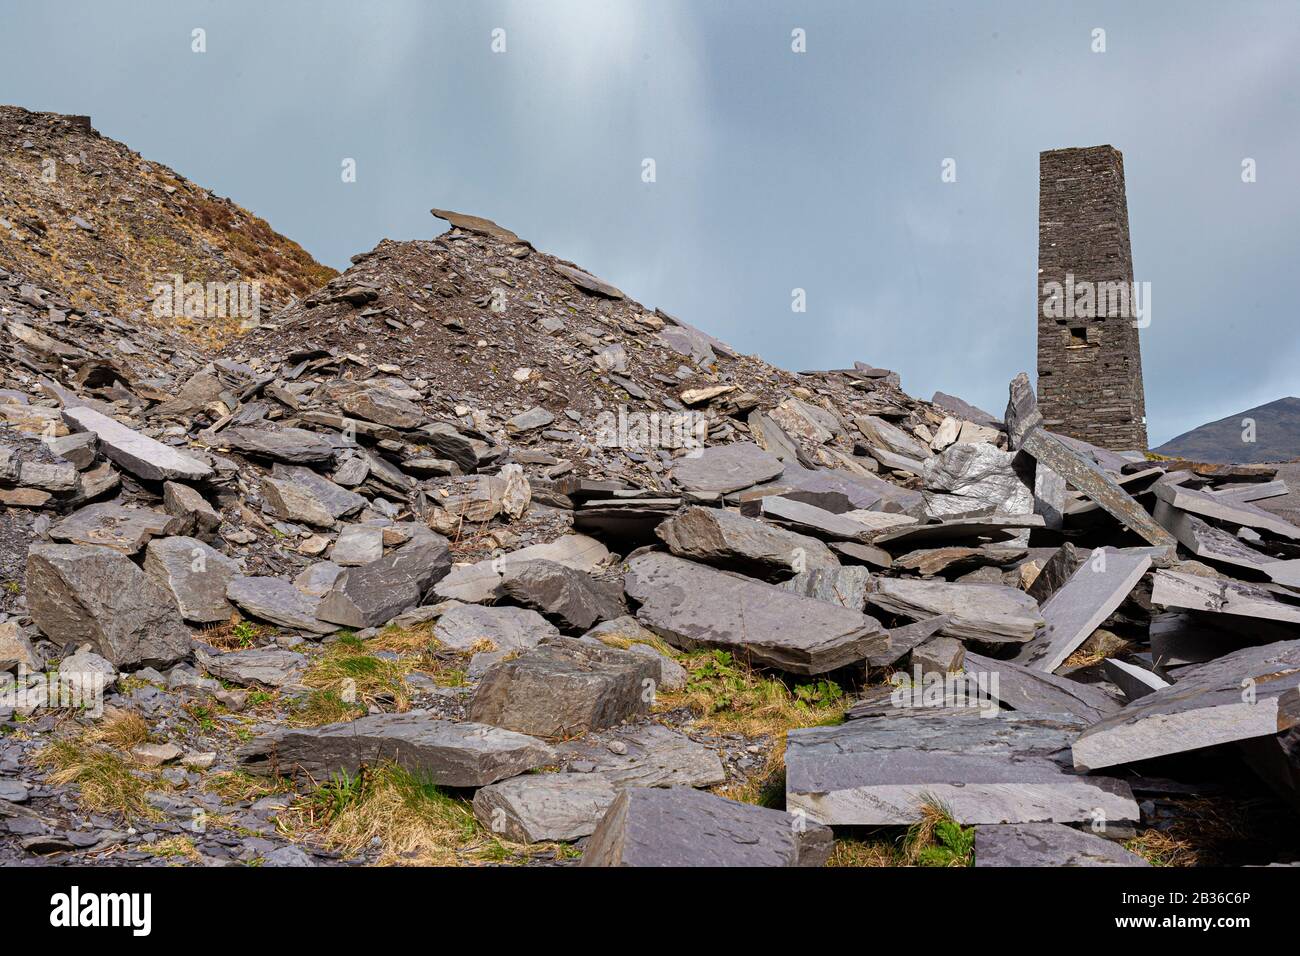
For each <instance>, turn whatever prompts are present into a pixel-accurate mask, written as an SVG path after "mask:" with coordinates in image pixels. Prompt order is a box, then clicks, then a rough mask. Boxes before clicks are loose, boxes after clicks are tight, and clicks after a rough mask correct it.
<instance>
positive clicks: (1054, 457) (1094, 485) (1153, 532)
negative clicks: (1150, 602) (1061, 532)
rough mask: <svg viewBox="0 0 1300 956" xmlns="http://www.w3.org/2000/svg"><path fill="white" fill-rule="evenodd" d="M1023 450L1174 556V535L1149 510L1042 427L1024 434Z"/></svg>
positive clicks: (1137, 532) (1097, 466)
mask: <svg viewBox="0 0 1300 956" xmlns="http://www.w3.org/2000/svg"><path fill="white" fill-rule="evenodd" d="M1020 448H1021V449H1022V450H1024V451H1025V452H1026V453H1028V454H1029V455H1032V456H1033V457H1034V459H1035V460H1036V461H1038V462H1039V463H1040V464H1042V465H1043V466H1045V467H1047V468H1050V469H1052V471H1054V472H1056V473H1057V474H1058V475H1060V476H1061V477H1062V478H1064V479H1065V480H1066V481H1067V482H1068V483H1069V484H1070V485H1072V486H1073V487H1075V488H1077V489H1078V490H1079V491H1081V492H1083V493H1084V494H1085V495H1087V496H1088V497H1089V498H1091V499H1092V500H1093V501H1095V502H1096V503H1097V504H1098V505H1100V506H1101V507H1102V509H1103V510H1105V511H1106V512H1107V513H1108V514H1109V515H1111V517H1113V518H1114V519H1115V520H1116V521H1118V522H1119V523H1120V524H1122V525H1124V526H1125V527H1126V528H1128V529H1129V530H1131V531H1133V532H1134V533H1136V534H1138V535H1141V536H1142V538H1143V539H1145V540H1146V541H1147V543H1149V544H1152V545H1154V546H1155V547H1158V548H1163V549H1165V550H1166V551H1167V552H1168V553H1169V554H1170V555H1172V554H1173V553H1174V550H1175V548H1176V546H1177V542H1176V541H1175V539H1174V536H1173V535H1171V534H1170V533H1169V532H1168V531H1166V530H1165V529H1164V528H1162V527H1160V525H1158V524H1157V523H1156V521H1155V519H1154V518H1152V517H1151V515H1150V514H1148V513H1147V511H1146V509H1145V508H1143V507H1142V506H1141V505H1139V504H1138V503H1137V502H1136V501H1135V500H1133V498H1132V497H1131V496H1130V495H1129V494H1128V492H1126V491H1125V490H1124V489H1123V488H1121V487H1120V486H1119V485H1118V484H1117V483H1116V481H1115V479H1114V478H1112V477H1111V476H1110V475H1108V474H1107V473H1106V472H1105V471H1103V470H1102V469H1101V467H1100V466H1099V465H1097V463H1096V462H1094V461H1092V460H1090V459H1088V458H1086V457H1085V456H1084V455H1083V454H1081V453H1080V452H1078V451H1075V450H1074V449H1073V448H1070V447H1069V446H1068V445H1066V444H1065V442H1063V441H1061V439H1060V438H1058V437H1057V436H1055V435H1053V434H1051V433H1050V432H1047V431H1045V430H1044V429H1043V428H1042V427H1041V426H1035V427H1032V428H1030V429H1029V430H1028V431H1027V432H1026V433H1025V435H1024V437H1023V439H1022V440H1021V443H1020Z"/></svg>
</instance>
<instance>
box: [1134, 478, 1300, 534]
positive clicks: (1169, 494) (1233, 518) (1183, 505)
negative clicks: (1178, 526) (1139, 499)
mask: <svg viewBox="0 0 1300 956" xmlns="http://www.w3.org/2000/svg"><path fill="white" fill-rule="evenodd" d="M1155 493H1156V497H1157V498H1159V499H1160V500H1161V501H1164V502H1167V503H1168V504H1170V505H1173V507H1175V508H1177V509H1179V510H1180V511H1189V512H1191V513H1192V514H1195V515H1200V516H1202V517H1204V518H1213V519H1214V520H1216V521H1223V522H1226V523H1228V524H1233V525H1241V526H1243V527H1246V528H1255V529H1258V530H1260V531H1269V532H1272V533H1273V534H1275V535H1277V536H1278V537H1282V538H1288V539H1290V540H1292V541H1296V540H1300V528H1297V527H1296V526H1295V525H1293V524H1291V522H1289V521H1284V520H1282V519H1281V518H1279V517H1278V516H1277V515H1275V514H1272V513H1271V512H1268V511H1265V510H1264V509H1263V508H1257V507H1255V506H1254V505H1252V504H1249V503H1248V502H1244V501H1232V500H1230V499H1226V498H1222V497H1219V496H1216V495H1212V494H1209V493H1208V492H1204V491H1197V490H1196V489H1194V488H1184V487H1183V486H1182V485H1175V484H1160V485H1156V488H1155Z"/></svg>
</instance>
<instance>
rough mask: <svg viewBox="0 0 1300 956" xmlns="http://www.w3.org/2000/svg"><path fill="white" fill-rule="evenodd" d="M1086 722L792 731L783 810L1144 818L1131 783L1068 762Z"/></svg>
mask: <svg viewBox="0 0 1300 956" xmlns="http://www.w3.org/2000/svg"><path fill="white" fill-rule="evenodd" d="M1085 726H1086V725H1085V723H1084V722H1083V721H1080V720H1078V719H1077V718H1071V717H1067V716H1063V715H1039V714H1032V713H1009V712H1006V711H1002V712H996V711H989V710H983V709H981V710H975V709H971V710H968V711H964V712H952V713H947V714H944V715H942V716H937V715H936V716H930V715H924V714H921V713H916V712H914V713H912V714H910V715H907V716H898V717H894V718H890V719H883V720H881V719H877V720H851V721H849V722H847V723H845V724H842V725H840V726H838V727H812V728H808V729H806V730H792V731H790V734H789V736H788V738H787V744H786V751H785V763H786V807H787V808H788V809H791V810H795V809H801V810H803V811H804V812H805V813H806V814H807V817H808V819H810V820H814V821H816V822H818V823H827V824H835V825H838V824H845V825H864V826H885V825H906V824H911V823H915V822H916V821H917V820H918V819H919V818H920V813H921V807H922V805H923V804H924V803H925V802H926V801H938V802H939V803H942V804H943V805H945V806H946V807H947V808H948V809H949V810H950V811H951V813H952V816H953V818H954V819H955V820H957V821H958V822H959V823H962V824H972V823H1033V822H1039V821H1050V822H1056V823H1076V822H1085V821H1091V820H1092V819H1093V818H1094V815H1095V814H1096V813H1098V812H1100V813H1101V814H1102V815H1103V817H1104V819H1106V820H1108V821H1110V822H1111V823H1119V822H1133V821H1136V820H1137V819H1138V806H1137V802H1136V801H1135V800H1134V799H1133V794H1132V791H1131V790H1130V789H1129V786H1128V784H1126V783H1124V782H1122V781H1120V780H1114V779H1111V778H1107V777H1093V776H1084V775H1082V774H1079V773H1076V772H1074V771H1073V770H1071V768H1070V767H1069V747H1070V743H1071V742H1072V741H1073V740H1074V738H1075V737H1076V736H1078V734H1079V733H1080V732H1081V731H1082V730H1083V729H1084V727H1085Z"/></svg>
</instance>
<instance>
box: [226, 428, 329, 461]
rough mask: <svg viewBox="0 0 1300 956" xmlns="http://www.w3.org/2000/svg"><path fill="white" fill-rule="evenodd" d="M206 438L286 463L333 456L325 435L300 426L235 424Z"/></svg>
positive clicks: (325, 459) (320, 459) (322, 459)
mask: <svg viewBox="0 0 1300 956" xmlns="http://www.w3.org/2000/svg"><path fill="white" fill-rule="evenodd" d="M207 440H208V441H210V442H212V443H214V444H219V445H226V446H228V447H230V448H234V449H235V450H237V451H242V452H244V453H245V454H248V455H255V456H257V457H260V458H271V459H274V460H275V461H283V462H287V463H289V464H300V465H306V464H312V463H313V462H322V461H329V460H330V459H331V458H333V457H334V446H333V445H332V444H331V443H330V442H329V440H328V439H326V438H325V437H324V436H322V435H319V434H317V433H316V432H312V431H307V430H306V429H304V428H269V427H266V426H258V425H237V426H235V427H233V428H226V429H224V430H223V431H220V432H217V433H216V435H214V436H212V437H211V438H208V439H207Z"/></svg>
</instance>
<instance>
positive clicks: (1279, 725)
mask: <svg viewBox="0 0 1300 956" xmlns="http://www.w3.org/2000/svg"><path fill="white" fill-rule="evenodd" d="M1298 723H1300V640H1297V641H1279V642H1278V643H1276V644H1264V645H1261V646H1259V647H1245V648H1242V649H1241V650H1239V651H1233V652H1232V653H1230V654H1225V655H1224V656H1223V657H1219V658H1216V659H1215V660H1211V661H1206V662H1205V663H1204V664H1196V665H1192V666H1190V667H1186V668H1184V669H1182V670H1180V671H1179V673H1178V682H1177V683H1176V684H1173V685H1172V686H1169V687H1165V688H1162V689H1160V690H1157V691H1154V692H1153V693H1151V694H1148V695H1146V696H1145V697H1141V698H1139V699H1138V700H1135V701H1133V702H1132V703H1130V704H1128V705H1127V706H1126V707H1124V708H1123V709H1122V710H1120V711H1119V712H1118V713H1116V714H1114V715H1112V716H1110V717H1108V718H1106V719H1105V720H1102V721H1099V722H1098V723H1096V724H1093V725H1092V726H1091V727H1089V728H1088V729H1087V730H1086V731H1085V732H1084V733H1083V734H1082V735H1080V737H1079V739H1078V740H1076V741H1074V745H1073V748H1072V749H1073V754H1074V765H1075V766H1076V767H1080V768H1084V769H1089V770H1093V769H1097V768H1099V767H1113V766H1117V765H1119V764H1125V763H1132V762H1134V761H1137V760H1148V759H1150V758H1152V757H1163V756H1165V755H1167V754H1175V753H1183V752H1185V751H1189V750H1199V749H1201V748H1203V747H1212V746H1215V745H1217V744H1225V743H1232V742H1234V741H1242V740H1250V739H1252V738H1255V737H1265V736H1271V735H1274V734H1279V733H1282V732H1284V731H1287V730H1290V729H1291V728H1292V727H1294V726H1296V725H1297V724H1298Z"/></svg>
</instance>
